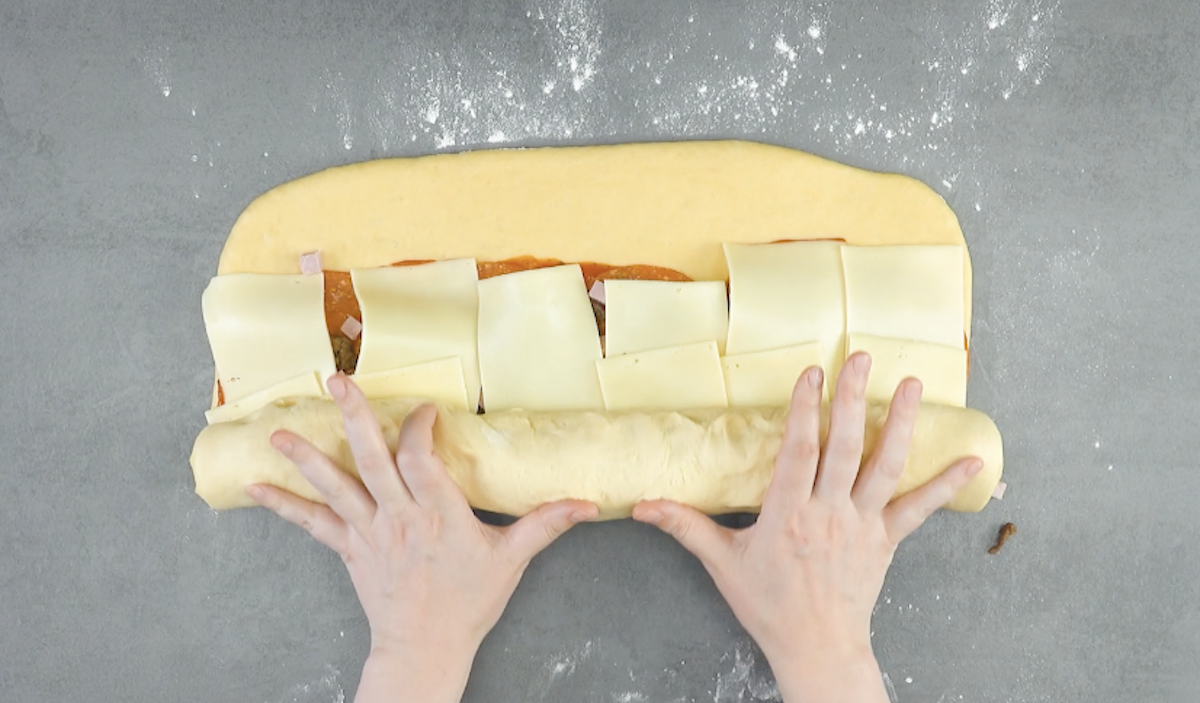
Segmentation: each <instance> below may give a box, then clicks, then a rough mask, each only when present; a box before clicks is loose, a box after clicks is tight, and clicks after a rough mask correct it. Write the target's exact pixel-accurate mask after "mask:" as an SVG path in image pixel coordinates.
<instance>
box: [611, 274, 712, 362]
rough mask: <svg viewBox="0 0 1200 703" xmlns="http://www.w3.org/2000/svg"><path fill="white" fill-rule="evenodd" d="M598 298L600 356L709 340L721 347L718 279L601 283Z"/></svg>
mask: <svg viewBox="0 0 1200 703" xmlns="http://www.w3.org/2000/svg"><path fill="white" fill-rule="evenodd" d="M604 298H605V300H604V340H605V350H606V351H605V354H606V356H610V357H612V356H619V355H621V354H632V353H634V352H641V351H649V350H651V349H665V348H667V347H678V346H683V345H685V344H695V343H697V342H709V341H712V342H716V343H717V351H719V352H721V353H724V351H725V336H726V334H727V333H728V329H729V304H728V302H727V301H726V298H725V282H724V281H692V282H685V283H677V282H672V281H621V280H615V281H605V282H604Z"/></svg>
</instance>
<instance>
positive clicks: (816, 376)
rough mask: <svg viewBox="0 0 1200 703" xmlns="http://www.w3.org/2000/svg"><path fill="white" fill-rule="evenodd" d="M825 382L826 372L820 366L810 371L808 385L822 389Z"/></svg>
mask: <svg viewBox="0 0 1200 703" xmlns="http://www.w3.org/2000/svg"><path fill="white" fill-rule="evenodd" d="M824 382H825V371H824V370H823V369H822V368H821V367H820V366H814V367H813V368H811V369H809V370H808V385H810V386H812V387H813V388H820V387H821V384H822V383H824Z"/></svg>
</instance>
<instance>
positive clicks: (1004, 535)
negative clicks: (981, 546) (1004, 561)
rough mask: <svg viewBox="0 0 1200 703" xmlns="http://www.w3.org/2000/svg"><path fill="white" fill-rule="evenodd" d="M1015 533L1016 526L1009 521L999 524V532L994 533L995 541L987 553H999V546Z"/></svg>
mask: <svg viewBox="0 0 1200 703" xmlns="http://www.w3.org/2000/svg"><path fill="white" fill-rule="evenodd" d="M1015 534H1017V526H1016V525H1014V524H1012V523H1011V522H1006V523H1004V524H1003V525H1001V526H1000V534H998V535H996V543H995V544H993V545H992V548H991V549H989V550H988V554H999V553H1000V548H1001V547H1003V546H1004V543H1005V542H1007V541H1008V538H1009V537H1012V536H1013V535H1015Z"/></svg>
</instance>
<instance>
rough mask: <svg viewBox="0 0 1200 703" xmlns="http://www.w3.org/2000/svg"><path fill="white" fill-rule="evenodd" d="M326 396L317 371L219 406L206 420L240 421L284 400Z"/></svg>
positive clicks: (212, 422)
mask: <svg viewBox="0 0 1200 703" xmlns="http://www.w3.org/2000/svg"><path fill="white" fill-rule="evenodd" d="M322 395H325V389H324V387H323V386H322V384H321V379H319V378H317V374H316V372H315V371H312V372H309V373H306V374H302V375H300V376H297V377H295V378H293V379H290V380H287V381H284V382H283V383H279V384H276V385H274V386H271V387H270V388H266V389H264V390H261V391H259V392H257V393H254V394H252V395H248V396H246V397H245V398H242V399H241V400H235V401H233V402H232V403H225V404H224V405H219V406H217V407H215V408H213V409H212V410H209V411H207V412H205V413H204V419H206V420H208V424H210V425H212V424H214V423H217V422H231V421H233V420H240V419H242V418H243V417H246V416H247V415H249V414H250V413H252V412H254V411H255V410H258V409H259V408H262V407H265V406H267V405H269V404H271V403H274V402H275V401H277V400H282V399H284V398H300V397H319V396H322Z"/></svg>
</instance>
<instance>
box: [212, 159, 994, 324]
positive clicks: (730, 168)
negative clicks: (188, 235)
mask: <svg viewBox="0 0 1200 703" xmlns="http://www.w3.org/2000/svg"><path fill="white" fill-rule="evenodd" d="M778 239H842V240H844V241H845V242H846V243H847V244H854V245H861V246H881V245H895V244H953V245H958V246H961V247H962V251H963V271H964V275H963V284H964V291H965V299H964V301H963V302H964V303H965V305H966V308H965V314H964V318H963V329H964V330H966V332H967V334H968V335H970V330H971V264H970V258H969V256H968V254H967V248H966V245H965V241H964V239H963V234H962V229H961V228H960V227H959V224H958V218H957V217H956V216H955V215H954V212H953V211H952V210H951V209H950V207H949V206H948V205H946V202H945V201H944V200H942V198H941V196H939V195H938V194H937V193H935V192H934V191H933V190H932V189H930V188H929V187H928V186H926V185H925V184H924V183H921V182H920V181H917V180H915V179H912V178H909V177H907V176H901V175H897V174H883V173H873V172H871V171H864V170H862V169H857V168H854V167H851V166H846V165H844V164H840V163H837V162H835V161H829V160H827V159H822V158H820V157H817V156H813V155H811V154H806V153H804V152H801V151H796V150H794V149H787V148H784V147H778V146H769V145H765V144H756V143H753V142H742V141H711V142H671V143H652V144H622V145H616V146H588V147H568V148H562V147H556V148H545V149H519V150H513V149H504V150H496V151H476V152H469V153H465V154H439V155H435V156H425V157H420V158H397V159H381V160H377V161H367V162H364V163H360V164H352V165H349V166H342V167H338V168H331V169H328V170H325V171H320V172H318V173H314V174H312V175H310V176H306V177H304V178H300V179H297V180H295V181H292V182H290V183H285V184H283V185H281V186H278V187H276V188H273V189H271V190H270V191H268V192H267V193H264V194H263V195H262V196H260V197H258V198H257V199H256V200H254V202H252V203H250V205H249V206H248V207H247V208H246V210H245V211H244V212H243V213H242V214H241V216H240V217H239V218H238V220H237V222H236V223H235V224H234V226H233V230H232V231H231V232H230V234H229V239H228V241H227V242H226V243H225V249H224V251H223V252H222V253H221V261H220V265H219V266H218V273H220V274H226V273H238V272H252V273H297V261H298V260H299V257H300V255H301V254H303V253H305V252H309V251H314V250H320V251H321V252H322V254H323V256H324V264H325V267H326V268H328V269H335V270H343V271H345V270H349V269H351V268H358V267H362V268H366V267H371V266H386V265H387V264H390V263H393V262H396V261H400V260H404V259H436V260H440V259H457V258H470V257H474V258H475V259H477V260H480V261H496V260H502V259H507V258H511V257H514V256H524V255H533V256H538V257H543V258H551V257H552V258H557V259H561V260H562V261H566V262H585V261H595V262H601V263H606V264H616V265H625V264H653V265H656V266H666V267H668V268H673V269H675V270H677V271H681V272H682V273H685V274H687V275H688V276H690V277H692V278H693V279H695V280H698V281H700V280H714V281H715V280H725V279H726V278H727V272H726V269H725V258H724V254H723V252H722V248H721V245H722V243H724V242H732V243H762V242H770V241H774V240H778Z"/></svg>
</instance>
